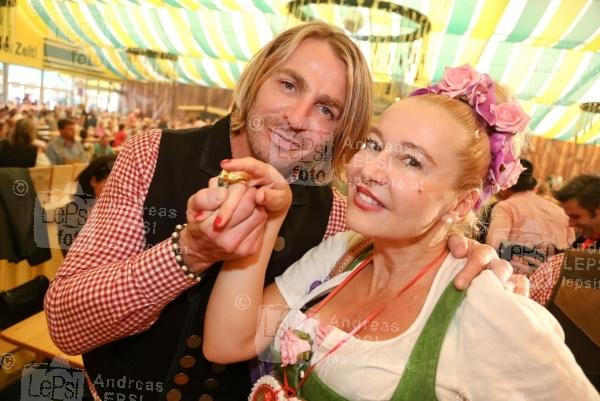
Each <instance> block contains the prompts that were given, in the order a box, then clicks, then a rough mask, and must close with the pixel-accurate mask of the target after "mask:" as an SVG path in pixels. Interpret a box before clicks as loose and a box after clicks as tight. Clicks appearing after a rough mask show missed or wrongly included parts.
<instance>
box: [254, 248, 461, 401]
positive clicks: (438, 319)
mask: <svg viewBox="0 0 600 401" xmlns="http://www.w3.org/2000/svg"><path fill="white" fill-rule="evenodd" d="M361 256H364V253H363V254H362V255H361ZM358 259H361V258H360V257H359V258H358ZM356 265H357V263H352V265H351V266H350V267H351V268H353V267H355V266H356ZM465 296H466V292H465V291H458V290H457V289H456V288H455V287H454V284H453V283H450V284H448V286H447V287H446V289H445V290H444V292H443V293H442V295H441V297H440V299H439V300H438V302H437V303H436V305H435V307H434V308H433V311H432V312H431V315H430V316H429V318H428V319H427V322H426V323H425V326H424V328H423V331H422V332H421V334H420V335H419V337H418V338H417V341H416V343H415V345H414V347H413V349H412V351H411V354H410V357H409V359H408V362H407V364H406V367H405V369H404V373H403V374H402V377H401V379H400V381H399V383H398V386H397V387H396V389H395V390H394V393H393V395H392V397H391V398H390V400H391V401H415V400H419V401H437V397H436V395H435V379H436V372H437V365H438V360H439V356H440V351H441V349H442V344H443V342H444V337H445V335H446V331H447V329H448V326H449V325H450V322H451V321H452V318H453V317H454V314H455V312H456V310H457V309H458V307H459V306H460V304H461V302H462V301H463V299H464V298H465ZM284 372H285V373H284ZM283 374H285V375H286V377H287V379H286V381H287V383H288V386H290V387H293V388H297V386H298V383H299V381H300V372H299V365H291V366H287V367H286V368H285V369H280V368H279V369H277V375H276V376H277V377H278V378H283ZM282 382H283V380H278V379H276V378H275V376H266V377H263V378H261V379H259V380H258V381H257V382H256V384H255V385H254V387H253V389H252V392H251V394H250V397H249V398H248V399H249V401H279V400H306V401H347V399H346V398H344V397H342V396H341V395H339V394H337V393H336V392H335V391H334V390H332V389H331V388H329V387H328V386H327V385H326V384H325V383H323V382H322V381H321V380H320V379H319V377H318V375H317V373H316V372H313V373H312V374H311V375H309V376H308V378H307V379H306V380H305V382H304V384H303V385H302V386H301V387H300V389H299V390H298V392H297V394H293V395H288V394H285V391H284V389H283V387H282V386H281V383H282Z"/></svg>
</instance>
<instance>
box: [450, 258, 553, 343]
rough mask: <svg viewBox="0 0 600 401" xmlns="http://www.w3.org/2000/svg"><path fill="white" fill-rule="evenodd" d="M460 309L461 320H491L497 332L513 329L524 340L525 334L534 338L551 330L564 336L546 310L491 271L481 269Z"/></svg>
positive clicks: (503, 333)
mask: <svg viewBox="0 0 600 401" xmlns="http://www.w3.org/2000/svg"><path fill="white" fill-rule="evenodd" d="M460 310H461V311H462V318H463V319H473V320H475V319H476V320H478V321H479V322H484V321H490V325H491V326H493V327H494V331H495V332H496V333H497V334H498V335H502V336H505V335H508V334H510V333H511V332H514V333H515V334H517V333H518V336H519V338H520V339H521V340H523V339H525V338H526V337H527V336H531V337H532V338H534V337H536V336H537V335H539V334H540V333H547V332H552V333H553V334H554V335H558V336H560V337H561V338H562V337H564V334H563V332H562V329H561V327H560V325H559V324H558V322H557V321H556V319H555V318H554V317H553V316H552V314H551V313H550V312H548V310H547V309H545V308H544V307H543V306H541V305H540V304H538V303H537V302H535V301H533V300H531V299H530V298H528V297H526V296H523V295H518V294H515V293H513V292H511V291H509V290H507V289H505V288H504V285H503V284H502V283H501V282H500V280H499V279H498V277H496V275H495V274H494V273H493V272H492V271H490V270H484V271H483V272H481V274H480V275H479V276H478V277H476V278H475V279H474V280H473V282H472V284H471V286H470V287H469V288H468V290H467V296H466V298H465V301H464V302H463V305H462V306H461V308H460Z"/></svg>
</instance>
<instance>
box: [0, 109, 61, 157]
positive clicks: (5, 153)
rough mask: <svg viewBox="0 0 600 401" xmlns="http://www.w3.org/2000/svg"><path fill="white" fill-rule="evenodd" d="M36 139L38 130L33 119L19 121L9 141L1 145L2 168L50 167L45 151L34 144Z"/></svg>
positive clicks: (26, 118) (10, 134) (27, 118)
mask: <svg viewBox="0 0 600 401" xmlns="http://www.w3.org/2000/svg"><path fill="white" fill-rule="evenodd" d="M36 137H37V128H36V126H35V123H34V122H33V120H32V119H31V118H29V117H24V118H21V119H20V120H18V121H17V122H16V123H15V127H14V129H13V130H12V132H10V133H9V139H8V140H6V141H2V143H0V167H33V166H35V165H49V164H50V162H49V161H48V158H47V157H46V155H45V154H44V152H43V150H42V149H40V148H38V147H37V146H35V145H34V143H33V141H34V140H35V138H36Z"/></svg>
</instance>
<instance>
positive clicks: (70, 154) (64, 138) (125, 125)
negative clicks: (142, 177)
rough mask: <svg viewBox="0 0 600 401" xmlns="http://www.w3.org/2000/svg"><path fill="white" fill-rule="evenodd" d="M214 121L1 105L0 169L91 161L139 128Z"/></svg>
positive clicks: (114, 151) (113, 150) (24, 104)
mask: <svg viewBox="0 0 600 401" xmlns="http://www.w3.org/2000/svg"><path fill="white" fill-rule="evenodd" d="M212 122H213V120H212V119H203V118H201V117H199V116H196V117H192V118H188V119H186V120H185V121H182V120H179V119H177V118H173V119H167V118H163V117H160V118H153V117H149V116H144V114H143V113H142V112H141V111H140V110H139V109H135V110H132V111H130V112H124V113H118V112H107V111H98V110H94V109H90V110H86V108H85V106H84V105H80V106H78V107H60V106H57V107H55V108H54V109H52V110H50V109H47V108H46V107H45V106H43V105H37V104H31V102H22V103H19V104H7V105H5V106H4V107H1V108H0V167H33V166H43V165H51V164H68V163H77V162H83V163H87V162H90V161H92V160H94V159H96V158H97V157H101V156H111V155H115V154H117V153H118V151H119V150H120V148H121V147H122V146H123V145H124V144H125V143H126V142H127V141H128V140H129V139H130V138H131V137H132V136H134V135H136V134H137V133H138V132H140V131H144V130H148V129H152V128H160V129H168V128H172V129H178V128H192V127H201V126H203V125H206V124H211V123H212Z"/></svg>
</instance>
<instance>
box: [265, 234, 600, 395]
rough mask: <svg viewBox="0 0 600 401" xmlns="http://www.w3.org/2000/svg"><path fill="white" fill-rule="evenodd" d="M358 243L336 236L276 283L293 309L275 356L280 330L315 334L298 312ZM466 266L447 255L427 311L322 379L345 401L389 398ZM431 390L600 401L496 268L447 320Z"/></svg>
mask: <svg viewBox="0 0 600 401" xmlns="http://www.w3.org/2000/svg"><path fill="white" fill-rule="evenodd" d="M360 239H361V236H360V235H358V234H356V233H353V232H344V233H339V234H337V235H336V236H334V237H331V238H329V239H328V240H326V241H324V242H323V243H321V244H320V245H318V246H317V247H315V248H313V249H311V250H310V251H309V252H307V253H306V255H304V257H302V258H301V259H300V260H299V261H297V262H296V263H295V264H294V265H293V266H291V267H290V268H289V269H287V270H286V272H285V273H284V274H283V275H282V276H280V277H277V279H276V280H275V282H276V284H277V287H278V288H279V290H280V291H281V293H282V294H283V297H284V298H285V300H286V302H287V304H288V306H289V307H290V308H291V311H290V312H289V313H288V314H287V315H286V317H285V318H284V320H283V322H282V324H281V325H280V326H279V330H278V332H277V335H276V336H275V341H274V343H273V347H274V349H275V350H277V351H278V350H279V349H280V346H279V343H280V338H281V335H282V333H283V330H284V329H285V328H288V327H290V326H291V327H294V328H298V329H300V330H303V331H306V332H307V333H309V334H310V335H311V336H312V337H313V338H314V336H315V332H314V330H315V327H316V325H317V324H318V322H317V321H316V320H314V319H308V320H306V316H305V315H304V314H303V313H302V312H300V310H299V309H300V308H301V307H302V306H304V305H305V304H306V303H307V302H308V301H310V300H311V299H314V298H316V297H318V296H319V295H320V294H322V293H323V292H325V291H326V290H327V289H328V288H331V287H333V286H336V285H338V284H339V283H340V282H341V281H342V280H343V279H344V278H345V277H346V276H347V275H348V274H349V273H342V274H340V275H338V276H336V277H334V278H333V279H331V280H329V281H326V282H325V283H323V284H322V285H319V286H317V287H316V288H314V289H313V290H312V291H309V289H310V287H311V284H312V286H313V287H314V286H315V285H314V284H313V283H314V282H315V281H317V280H318V281H321V282H322V281H324V280H325V278H326V277H327V275H328V274H329V272H330V270H331V269H332V268H333V266H334V265H335V263H336V262H337V260H338V259H339V258H340V257H341V256H342V255H343V254H344V253H345V252H346V251H347V250H348V249H349V248H350V247H351V246H352V245H353V244H354V243H356V242H357V241H359V240H360ZM465 263H466V260H457V259H455V258H453V257H452V256H451V255H449V256H448V257H447V258H446V260H445V261H444V262H443V264H442V266H441V267H440V269H439V270H438V272H437V274H436V277H435V279H434V281H433V284H432V286H431V289H430V291H429V294H428V295H427V299H426V301H425V304H424V305H423V308H422V310H421V311H420V313H419V315H418V317H417V318H416V320H415V321H414V322H413V324H412V325H411V326H410V327H409V328H408V329H407V330H406V331H404V332H403V333H401V334H399V335H397V336H395V337H392V338H390V339H387V340H382V341H368V340H365V339H359V338H356V337H352V338H351V339H350V340H349V341H348V342H346V343H345V344H344V345H342V346H341V347H340V348H339V349H338V350H337V351H335V352H334V353H333V354H331V355H330V356H328V357H327V358H325V359H324V360H323V361H322V362H320V363H319V364H318V365H317V367H316V368H315V372H316V374H317V375H318V376H319V378H320V379H321V380H322V381H323V382H324V383H325V384H327V385H328V386H329V387H330V388H332V389H333V390H335V391H336V392H337V393H338V394H340V395H341V396H343V397H345V398H347V399H349V400H365V401H367V400H368V401H375V400H389V399H390V398H391V396H392V394H393V392H394V390H395V389H396V386H397V385H398V383H399V381H400V378H401V376H402V373H403V371H404V368H405V366H406V362H407V360H408V358H409V355H410V352H411V350H412V348H413V346H414V344H415V342H416V340H417V338H418V337H419V334H420V333H421V330H422V329H423V327H424V325H425V323H426V321H427V318H428V317H429V315H430V314H431V311H432V309H433V307H434V306H435V304H436V302H437V300H438V299H439V297H440V296H441V294H442V293H443V291H444V290H445V289H446V287H447V285H448V284H449V283H450V282H451V281H452V279H453V278H454V276H455V275H456V274H457V273H458V272H459V271H460V270H461V269H462V267H463V266H464V264H465ZM381 324H383V323H381ZM298 325H300V326H298ZM383 329H384V328H383V327H382V328H380V330H383ZM387 329H388V330H391V331H393V330H394V329H395V327H394V326H393V325H392V326H389V327H388V328H387ZM396 329H397V328H396ZM346 335H347V333H346V332H344V331H342V330H340V329H337V328H335V329H333V330H332V331H330V332H329V333H328V334H327V336H326V337H325V338H324V340H323V342H322V343H321V344H320V346H319V347H317V348H316V349H315V351H314V354H313V356H312V359H311V363H314V362H315V361H318V360H320V359H321V358H322V357H323V356H324V355H325V354H326V353H327V351H329V350H330V349H331V348H332V347H334V346H335V345H336V344H337V343H338V342H340V341H341V340H342V339H343V338H345V337H346ZM435 390H436V395H437V398H438V400H440V401H457V400H482V401H492V400H498V401H551V400H556V401H564V400H578V401H583V400H600V396H599V395H598V393H597V392H596V390H595V389H594V387H593V386H592V385H591V384H590V383H589V381H588V380H587V379H586V377H585V375H584V374H583V372H582V370H581V368H580V367H579V366H578V365H577V363H576V362H575V359H574V358H573V355H572V354H571V352H570V351H569V349H568V348H567V347H566V345H565V344H564V333H563V331H562V328H561V327H560V325H559V324H558V322H557V321H556V319H554V317H553V316H552V315H551V314H550V313H549V312H548V311H547V310H546V309H545V308H543V307H542V306H540V305H539V304H537V303H536V302H534V301H532V300H530V299H528V298H526V297H524V296H521V295H515V294H512V293H509V292H507V291H505V290H504V288H503V287H502V284H501V283H500V281H499V280H498V279H497V278H496V276H495V275H494V274H493V273H492V272H491V271H484V272H482V273H481V274H480V275H479V276H478V277H477V278H476V279H475V280H474V281H473V282H472V284H471V286H470V287H469V289H468V291H467V296H466V298H465V300H464V301H463V303H462V304H461V306H460V307H459V308H458V310H457V312H456V314H455V316H454V319H453V320H452V322H451V323H450V326H449V328H448V331H447V333H446V337H445V339H444V343H443V345H442V349H441V354H440V360H439V363H438V369H437V377H436V389H435Z"/></svg>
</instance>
